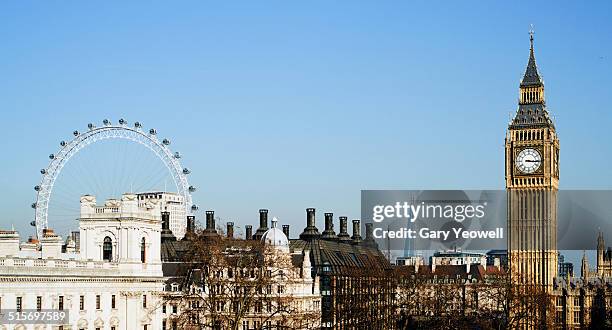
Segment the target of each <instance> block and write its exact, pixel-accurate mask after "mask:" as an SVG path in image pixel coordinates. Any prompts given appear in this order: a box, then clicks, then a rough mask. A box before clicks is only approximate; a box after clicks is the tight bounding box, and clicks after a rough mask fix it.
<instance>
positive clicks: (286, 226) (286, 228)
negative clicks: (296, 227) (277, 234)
mask: <svg viewBox="0 0 612 330" xmlns="http://www.w3.org/2000/svg"><path fill="white" fill-rule="evenodd" d="M283 234H285V236H287V238H289V225H283Z"/></svg>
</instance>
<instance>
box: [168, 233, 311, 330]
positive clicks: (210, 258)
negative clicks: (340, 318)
mask: <svg viewBox="0 0 612 330" xmlns="http://www.w3.org/2000/svg"><path fill="white" fill-rule="evenodd" d="M189 245H190V246H189V249H188V251H189V252H188V253H187V255H185V256H184V263H183V265H184V266H183V267H184V272H183V273H184V274H185V275H186V276H185V278H184V285H183V289H182V291H181V292H180V294H178V295H169V296H168V297H167V299H166V300H165V302H166V303H168V302H170V303H174V304H178V305H179V309H180V313H179V315H178V316H177V318H176V321H177V323H178V324H179V325H180V328H182V329H236V330H237V329H241V328H242V322H244V321H251V322H253V323H254V324H255V326H256V328H257V329H305V328H309V327H313V326H316V325H318V320H319V319H320V310H319V309H318V306H316V304H315V303H314V300H313V298H312V295H304V294H303V293H304V292H305V291H306V290H308V289H310V290H312V288H311V287H310V288H307V287H306V286H308V281H305V280H304V278H303V277H302V275H303V274H302V273H301V271H302V268H300V267H295V266H294V265H293V264H292V260H291V255H289V254H288V253H283V252H279V251H278V250H276V249H275V248H274V247H271V246H269V245H266V244H263V243H261V242H259V241H247V240H240V239H229V238H222V237H221V236H218V235H210V234H206V233H205V232H200V233H198V234H196V235H193V236H192V237H190V239H189ZM308 271H310V270H309V269H308ZM306 293H308V292H306Z"/></svg>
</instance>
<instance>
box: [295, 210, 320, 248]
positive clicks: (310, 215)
mask: <svg viewBox="0 0 612 330" xmlns="http://www.w3.org/2000/svg"><path fill="white" fill-rule="evenodd" d="M320 237H321V234H320V233H319V229H317V226H316V220H315V209H314V208H307V209H306V228H304V231H303V232H302V233H301V234H300V239H302V240H306V241H310V240H313V239H317V238H320Z"/></svg>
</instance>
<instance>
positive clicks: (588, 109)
mask: <svg viewBox="0 0 612 330" xmlns="http://www.w3.org/2000/svg"><path fill="white" fill-rule="evenodd" d="M611 7H612V4H611V3H610V2H609V1H600V2H589V3H588V4H586V3H582V2H575V1H574V2H564V1H549V2H540V1H538V2H534V1H525V2H511V3H508V2H501V1H500V2H496V3H493V2H490V1H487V2H471V1H470V2H464V1H462V2H457V1H448V2H435V3H433V4H431V2H425V1H418V2H416V1H414V2H412V1H411V2H409V1H397V2H393V1H385V2H383V1H371V2H361V1H333V2H330V1H301V2H298V1H277V2H273V1H271V2H264V1H245V2H229V1H223V2H215V3H207V2H204V1H195V2H146V3H145V2H135V1H131V2H127V3H126V2H114V3H113V2H110V1H108V2H103V3H102V2H96V3H94V2H87V3H86V2H60V1H57V2H55V1H47V2H36V4H35V3H34V2H28V1H12V2H8V1H4V2H2V3H1V4H0V75H1V77H2V78H1V79H0V109H1V110H0V111H1V113H2V123H3V125H2V129H1V130H0V138H1V141H2V146H3V153H4V157H3V158H2V161H1V162H0V171H1V172H2V173H3V174H2V176H1V178H0V180H1V181H0V186H1V187H2V188H1V189H2V190H1V198H0V209H2V216H0V227H5V228H6V227H10V226H11V224H15V226H16V228H17V229H19V230H20V231H21V232H22V233H23V234H25V235H29V234H32V233H33V229H32V228H31V227H29V226H28V225H27V223H28V222H29V221H31V220H32V219H33V211H32V209H31V208H30V203H32V202H33V201H34V200H35V197H36V196H35V192H34V190H33V186H34V185H36V184H38V181H39V180H40V174H39V170H40V169H41V168H42V167H45V165H46V164H47V162H48V158H47V156H48V155H49V153H52V152H56V151H57V149H58V143H59V141H60V140H63V139H68V138H70V136H71V135H70V134H71V132H72V131H73V130H75V129H80V130H84V129H85V128H86V125H87V123H89V122H96V123H100V122H101V121H102V119H104V118H109V119H111V120H113V121H117V120H118V119H119V118H122V117H123V118H126V119H127V120H129V121H130V122H133V121H136V120H138V121H141V122H143V123H144V125H145V126H146V127H147V128H148V127H155V128H157V130H158V131H159V133H160V136H164V137H169V138H171V139H172V142H173V144H172V148H173V149H174V150H179V151H181V152H182V153H183V155H184V158H183V164H184V165H186V166H189V167H190V168H191V169H192V171H193V174H192V175H191V177H190V180H191V183H192V184H193V185H196V186H197V187H199V190H198V191H197V193H196V194H195V195H194V197H195V200H196V202H197V203H198V204H199V205H200V206H201V209H214V210H215V211H216V212H217V215H218V216H220V217H222V218H223V219H226V220H233V221H235V222H237V223H238V225H240V226H243V225H244V224H247V223H251V224H255V225H256V224H257V217H258V212H257V210H258V209H259V208H269V209H270V214H271V216H277V217H278V218H279V219H280V222H281V223H289V224H291V225H292V228H291V231H292V235H293V236H295V235H297V234H298V233H299V232H300V231H301V230H302V229H303V227H304V226H305V208H306V207H316V208H317V221H318V225H319V227H322V225H323V212H334V213H335V215H336V216H339V215H347V216H349V217H350V218H358V217H359V212H360V208H359V203H360V200H359V198H360V190H361V189H469V188H471V189H485V188H486V189H502V188H503V187H504V182H503V176H504V167H503V162H504V154H503V145H504V134H505V130H506V127H507V124H508V120H509V116H510V113H512V112H514V111H515V110H516V108H517V97H518V84H519V79H520V78H521V77H522V74H523V72H524V69H525V66H526V64H527V59H528V52H529V35H528V30H529V25H530V24H531V23H533V24H534V25H535V31H536V35H535V48H536V59H537V63H538V66H539V68H540V72H541V74H542V75H543V76H544V79H545V84H546V97H547V104H548V109H549V111H550V112H551V114H552V115H553V116H554V120H555V122H556V126H557V130H558V133H559V137H560V140H561V188H577V189H609V188H611V187H612V171H611V170H610V163H611V162H612V155H611V153H610V142H611V140H612V139H611V138H610V135H609V134H610V133H609V128H610V126H611V124H612V114H611V111H610V104H612V95H611V94H610V91H611V87H612V20H610V13H611V12H612V8H611ZM95 161H96V162H98V163H101V164H105V163H106V162H112V158H109V157H100V159H96V160H95ZM123 166H130V164H125V165H123ZM202 217H203V214H202V213H201V215H200V218H202ZM50 225H51V226H53V224H50Z"/></svg>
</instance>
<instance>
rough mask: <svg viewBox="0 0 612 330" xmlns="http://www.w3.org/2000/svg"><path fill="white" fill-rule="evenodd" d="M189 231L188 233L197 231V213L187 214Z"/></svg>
mask: <svg viewBox="0 0 612 330" xmlns="http://www.w3.org/2000/svg"><path fill="white" fill-rule="evenodd" d="M187 232H188V233H194V232H195V215H188V216H187Z"/></svg>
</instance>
